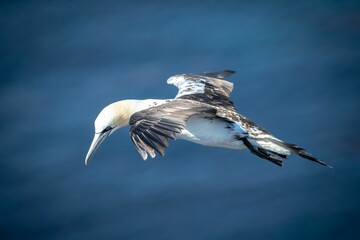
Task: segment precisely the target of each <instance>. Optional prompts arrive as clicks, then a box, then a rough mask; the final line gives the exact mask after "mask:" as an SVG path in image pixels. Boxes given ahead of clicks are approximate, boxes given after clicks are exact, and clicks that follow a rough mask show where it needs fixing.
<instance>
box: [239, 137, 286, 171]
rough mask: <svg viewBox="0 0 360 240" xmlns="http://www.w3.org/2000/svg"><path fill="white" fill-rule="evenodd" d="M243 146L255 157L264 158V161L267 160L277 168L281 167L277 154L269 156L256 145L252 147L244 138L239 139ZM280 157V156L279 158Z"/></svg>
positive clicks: (280, 160)
mask: <svg viewBox="0 0 360 240" xmlns="http://www.w3.org/2000/svg"><path fill="white" fill-rule="evenodd" d="M241 140H242V141H243V143H244V144H245V146H246V147H247V148H248V149H249V150H250V151H251V152H252V153H253V154H255V155H257V156H258V157H261V158H264V159H266V160H269V161H270V162H272V163H275V164H276V165H278V166H282V159H281V158H279V157H278V156H280V155H279V154H277V153H276V155H278V156H275V155H272V154H269V152H267V151H266V149H264V148H261V147H259V146H258V145H253V144H252V143H250V141H249V140H248V139H247V138H246V137H245V138H242V139H241ZM280 157H281V156H280Z"/></svg>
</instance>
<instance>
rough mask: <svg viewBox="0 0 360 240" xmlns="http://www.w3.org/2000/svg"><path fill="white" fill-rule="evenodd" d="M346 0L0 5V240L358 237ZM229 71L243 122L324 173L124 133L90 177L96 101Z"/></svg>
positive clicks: (357, 66)
mask: <svg viewBox="0 0 360 240" xmlns="http://www.w3.org/2000/svg"><path fill="white" fill-rule="evenodd" d="M359 43H360V4H359V2H358V1H325V0H321V1H282V0H274V1H196V0H192V1H147V2H145V1H107V0H104V1H1V2H0V80H1V89H0V112H1V115H0V116H1V118H0V123H1V125H0V129H1V134H0V139H1V144H0V239H43V240H48V239H59V240H64V239H88V240H90V239H179V240H180V239H195V240H196V239H210V240H211V239H360V232H359V231H360V230H359V226H360V156H359V150H360V140H359V134H360V129H359V122H360V116H359V115H360V114H359V111H360V97H359V94H360V92H359V86H360V45H359ZM222 69H233V70H236V71H237V73H236V75H233V76H231V77H229V80H231V81H233V82H234V83H235V89H234V91H233V93H232V100H233V101H234V103H235V104H236V106H237V108H238V109H239V111H240V112H241V113H242V114H244V115H245V116H247V117H249V118H250V119H253V120H254V121H255V122H257V123H258V124H259V125H261V126H263V127H264V128H266V129H268V130H269V131H270V132H272V133H273V134H275V135H276V136H278V137H279V138H281V139H284V140H286V141H289V142H293V143H297V144H299V145H300V146H302V147H304V148H306V149H307V150H308V151H309V152H310V153H312V154H313V155H315V156H317V157H318V158H320V159H322V160H324V161H326V162H327V163H329V164H331V165H333V166H334V169H328V168H325V167H322V166H320V165H317V164H314V163H312V162H310V161H307V160H304V159H302V158H300V157H296V156H291V157H290V158H289V159H288V160H287V161H286V162H285V166H284V167H278V166H276V165H273V164H271V163H270V162H267V161H265V160H262V159H259V158H258V157H256V156H254V155H252V154H250V153H249V152H248V151H232V150H226V149H217V148H206V147H203V146H200V145H195V144H192V143H189V142H184V141H176V142H171V145H170V147H169V148H168V150H167V152H166V156H165V157H164V158H161V157H158V158H155V159H150V160H148V161H146V162H144V161H142V160H141V157H140V155H139V154H138V153H137V151H136V150H135V148H134V147H133V145H132V143H131V141H130V139H129V135H128V128H126V129H125V128H124V129H121V130H119V131H118V132H116V133H115V134H113V135H111V137H109V139H108V140H107V141H106V142H105V143H104V144H103V145H102V146H101V147H100V149H99V150H98V151H97V152H96V154H95V155H94V157H93V159H91V161H90V163H89V165H88V166H84V162H83V161H84V157H85V155H86V152H87V150H88V147H89V145H90V142H91V140H92V136H93V131H94V130H93V121H94V119H95V117H96V116H97V114H98V112H99V111H100V110H101V109H102V108H103V107H104V106H106V105H107V104H109V103H111V102H114V101H117V100H121V99H128V98H133V99H134V98H135V99H145V98H172V97H173V96H175V94H176V93H177V89H176V88H175V87H174V86H170V85H167V84H166V79H167V78H168V77H170V76H171V75H175V74H179V73H189V72H202V71H212V70H222Z"/></svg>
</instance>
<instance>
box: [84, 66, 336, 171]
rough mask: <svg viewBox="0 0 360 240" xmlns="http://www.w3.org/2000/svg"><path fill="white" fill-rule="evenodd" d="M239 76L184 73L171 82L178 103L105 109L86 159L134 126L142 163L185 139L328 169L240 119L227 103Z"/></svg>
mask: <svg viewBox="0 0 360 240" xmlns="http://www.w3.org/2000/svg"><path fill="white" fill-rule="evenodd" d="M233 73H235V72H234V71H231V70H225V71H221V72H211V73H200V74H180V75H176V76H172V77H170V78H169V79H168V80H167V83H168V84H173V85H175V86H176V87H178V89H179V91H178V93H177V95H176V96H175V98H174V99H165V100H159V99H146V100H122V101H118V102H114V103H112V104H110V105H108V106H106V107H105V108H104V109H103V110H102V111H101V112H100V113H99V115H98V117H97V118H96V120H95V123H94V125H95V136H94V139H93V141H92V143H91V146H90V149H89V151H88V153H87V155H86V158H85V164H87V162H88V161H89V159H90V158H91V156H92V155H93V153H94V152H95V150H96V149H97V148H98V147H99V146H100V144H101V143H102V142H103V141H104V140H105V139H106V137H107V136H109V135H110V134H112V133H113V132H115V131H116V130H117V129H119V128H122V127H125V126H127V125H130V137H131V140H132V141H133V143H134V145H135V147H136V149H137V151H138V152H139V153H140V154H141V156H142V158H143V159H144V160H146V159H147V157H148V155H150V156H151V157H152V158H154V157H155V156H156V154H155V152H157V153H159V154H160V155H162V156H164V155H165V149H166V148H167V147H168V146H169V143H168V141H169V139H183V140H187V141H190V142H194V143H198V144H202V145H205V146H211V147H222V148H230V149H238V150H240V149H246V148H247V149H249V150H250V152H251V153H253V154H255V155H257V156H259V157H261V158H264V159H266V160H269V161H271V162H273V163H275V164H277V165H279V166H282V163H283V160H284V159H285V158H286V157H287V156H288V155H290V153H291V152H293V153H296V154H297V155H299V156H301V157H303V158H306V159H309V160H311V161H314V162H317V163H320V164H322V165H324V166H328V167H330V166H329V165H327V164H326V163H324V162H322V161H320V160H318V159H316V158H315V157H313V156H311V155H310V154H309V153H307V152H306V151H305V150H304V149H303V148H300V147H299V146H297V145H296V144H291V143H287V142H284V141H282V140H280V139H278V138H276V137H274V136H273V135H271V134H270V133H269V132H268V131H266V130H265V129H263V128H262V127H260V126H258V125H256V124H255V123H253V122H252V121H251V120H249V119H247V118H246V117H244V116H243V115H241V114H239V113H238V112H237V110H236V108H235V106H234V104H233V102H232V101H231V100H230V99H229V96H230V93H231V91H232V90H233V83H231V82H228V81H226V80H225V79H224V78H225V77H227V76H229V75H231V74H233Z"/></svg>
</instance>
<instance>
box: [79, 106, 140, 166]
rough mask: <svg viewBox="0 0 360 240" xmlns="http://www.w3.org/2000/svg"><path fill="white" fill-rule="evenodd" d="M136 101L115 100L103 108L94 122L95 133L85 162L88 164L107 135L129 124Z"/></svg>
mask: <svg viewBox="0 0 360 240" xmlns="http://www.w3.org/2000/svg"><path fill="white" fill-rule="evenodd" d="M136 101H137V100H123V101H119V102H115V103H112V104H110V105H108V106H106V107H105V108H104V109H103V110H101V112H100V113H99V115H98V116H97V118H96V120H95V123H94V126H95V135H94V139H93V141H92V143H91V145H90V149H89V151H88V153H87V155H86V158H85V164H87V162H88V161H89V159H90V158H91V156H92V155H93V154H94V152H95V151H96V149H97V148H98V147H99V146H100V144H101V143H102V142H103V141H104V140H105V139H106V137H107V136H109V135H110V134H112V133H113V132H115V131H116V130H117V129H119V128H122V127H125V126H126V125H128V124H129V119H130V116H131V115H132V114H133V113H134V109H135V104H136Z"/></svg>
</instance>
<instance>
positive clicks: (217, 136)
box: [177, 116, 244, 149]
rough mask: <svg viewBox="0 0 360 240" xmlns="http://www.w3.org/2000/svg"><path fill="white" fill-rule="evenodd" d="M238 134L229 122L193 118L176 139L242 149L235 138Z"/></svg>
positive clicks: (239, 142) (240, 143)
mask: <svg viewBox="0 0 360 240" xmlns="http://www.w3.org/2000/svg"><path fill="white" fill-rule="evenodd" d="M238 134H240V133H238V132H237V128H236V127H234V126H233V124H231V123H229V122H226V121H223V120H221V119H219V118H216V117H213V118H209V117H200V116H193V117H191V118H189V119H188V121H187V122H186V127H185V129H183V130H182V131H181V133H179V134H177V138H178V139H183V140H187V141H190V142H195V143H198V144H201V145H205V146H212V147H225V148H233V149H242V148H243V147H244V146H243V143H242V142H241V141H239V140H238V138H236V135H238Z"/></svg>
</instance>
